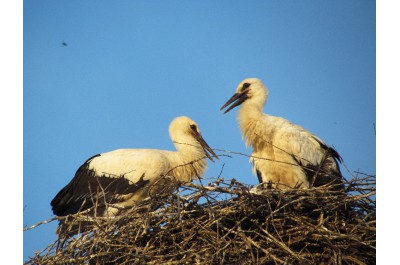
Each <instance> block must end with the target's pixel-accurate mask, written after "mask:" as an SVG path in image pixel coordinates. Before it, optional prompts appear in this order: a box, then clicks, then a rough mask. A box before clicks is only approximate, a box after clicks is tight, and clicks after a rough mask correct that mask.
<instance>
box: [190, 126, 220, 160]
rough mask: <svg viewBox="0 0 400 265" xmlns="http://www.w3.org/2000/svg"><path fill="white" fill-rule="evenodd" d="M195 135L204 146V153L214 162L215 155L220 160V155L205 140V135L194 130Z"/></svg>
mask: <svg viewBox="0 0 400 265" xmlns="http://www.w3.org/2000/svg"><path fill="white" fill-rule="evenodd" d="M193 136H194V138H195V139H196V140H197V141H198V142H199V143H200V145H201V147H203V150H204V153H205V154H206V156H207V157H208V159H210V160H211V161H212V162H215V161H214V159H213V158H212V157H215V158H216V159H218V160H219V157H218V156H217V155H216V154H215V153H214V151H213V150H212V149H211V147H210V146H208V144H207V143H206V141H204V139H203V137H202V136H201V134H200V133H199V132H197V131H195V130H194V131H193Z"/></svg>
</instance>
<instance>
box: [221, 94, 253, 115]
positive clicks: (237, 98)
mask: <svg viewBox="0 0 400 265" xmlns="http://www.w3.org/2000/svg"><path fill="white" fill-rule="evenodd" d="M248 98H249V97H248V96H247V93H246V91H245V92H242V93H235V94H234V95H233V96H232V97H231V98H230V99H229V100H228V101H227V102H226V103H225V104H224V105H223V106H222V107H221V108H220V109H219V110H223V109H224V108H226V107H227V106H228V105H229V104H231V103H233V104H232V105H231V106H230V107H229V108H228V109H227V110H225V112H224V114H225V113H227V112H228V111H230V110H231V109H233V108H234V107H237V106H239V105H240V104H242V103H243V102H244V101H245V100H246V99H248Z"/></svg>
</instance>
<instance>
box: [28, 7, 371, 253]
mask: <svg viewBox="0 0 400 265" xmlns="http://www.w3.org/2000/svg"><path fill="white" fill-rule="evenodd" d="M375 11H376V10H375V1H368V0H359V1H356V0H354V1H342V0H340V1H320V0H307V1H295V0H293V1H119V2H118V4H111V2H110V1H84V2H83V1H24V17H23V18H24V24H23V26H24V32H23V33H24V39H23V45H24V48H23V49H24V50H23V52H24V54H23V55H24V62H23V63H24V64H23V70H24V72H23V78H24V91H23V92H24V95H23V100H24V101H23V102H24V103H23V104H24V105H23V107H24V109H23V115H24V121H23V122H24V123H23V126H24V128H23V133H24V149H23V152H24V153H23V163H24V165H23V166H24V168H23V169H24V183H23V197H24V202H23V203H24V211H23V225H24V226H30V225H33V224H35V223H37V222H39V221H43V220H46V219H50V218H51V217H53V215H52V212H51V208H50V201H51V199H52V198H53V197H54V196H55V195H56V194H57V192H58V191H59V190H60V189H61V188H62V187H64V186H65V185H66V184H67V183H68V182H69V181H70V180H71V179H72V177H73V176H74V173H75V171H76V170H77V168H78V167H79V166H80V165H81V164H82V163H83V162H84V161H85V160H86V159H87V158H89V157H90V156H92V155H94V154H98V153H102V152H107V151H111V150H115V149H119V148H157V149H169V150H172V149H173V148H174V147H173V144H172V143H171V141H170V139H169V136H168V126H169V123H170V122H171V120H172V119H173V118H175V117H177V116H181V115H185V116H189V117H191V118H192V119H194V120H195V121H196V122H197V123H198V124H199V127H200V129H201V131H202V134H203V136H204V138H205V140H206V141H207V142H208V144H209V145H210V146H211V147H213V148H219V149H225V150H231V151H236V152H242V153H245V154H250V153H251V149H246V148H245V146H244V143H243V142H242V140H241V134H240V131H239V128H238V125H237V122H236V110H234V111H231V112H229V113H228V114H225V115H223V114H222V112H220V111H219V108H220V107H221V106H222V105H223V104H224V103H225V102H226V100H228V99H229V98H230V97H231V95H232V94H233V93H234V90H235V88H236V86H237V85H238V83H239V82H240V81H241V80H242V79H244V78H247V77H258V78H260V79H262V80H263V82H264V83H265V85H266V86H267V87H268V88H269V91H270V93H269V99H268V102H267V104H266V107H265V108H264V111H265V112H267V113H269V114H271V115H276V116H281V117H284V118H286V119H288V120H290V121H292V122H294V123H296V124H299V125H301V126H303V127H305V128H307V129H308V130H310V131H311V132H313V133H315V134H316V135H318V136H319V137H320V138H322V139H323V140H325V141H326V142H327V143H328V144H330V145H332V146H334V147H335V148H336V149H337V150H338V152H339V153H340V154H341V156H342V157H343V159H344V161H345V164H346V166H347V167H348V169H349V170H350V171H351V173H352V174H354V171H360V172H364V173H367V174H375V173H376V163H375V160H376V133H375V129H374V126H375V124H376V103H375V102H376V86H375V83H376V71H375V65H376V60H375V58H376V57H375V56H376V53H375V49H376V45H375V43H376V42H375V33H376V32H375V19H376V17H375ZM63 42H65V43H66V44H67V46H64V45H62V43H63ZM223 165H224V169H223V173H222V177H224V178H226V179H231V178H235V179H237V180H239V181H241V182H244V183H247V184H251V185H254V184H257V179H256V177H255V176H253V174H252V172H251V166H250V164H249V163H248V158H247V157H244V156H233V157H232V158H228V157H222V158H221V159H220V161H218V162H217V163H214V164H213V163H211V162H210V163H209V170H208V171H207V172H206V174H205V177H206V178H210V177H216V176H218V175H219V173H220V171H221V169H222V166H223ZM342 172H343V174H344V175H345V177H347V178H351V175H350V174H349V173H348V172H347V170H346V169H345V168H344V167H342ZM56 226H57V224H56V223H55V222H53V223H51V224H47V225H42V226H40V227H38V228H36V229H33V230H30V231H26V232H24V233H23V236H24V242H23V244H24V254H23V257H24V260H26V259H27V258H28V257H29V256H32V255H33V254H34V251H36V250H42V249H43V248H44V247H45V246H47V245H48V244H50V243H51V242H53V241H54V240H55V239H56V235H55V229H56Z"/></svg>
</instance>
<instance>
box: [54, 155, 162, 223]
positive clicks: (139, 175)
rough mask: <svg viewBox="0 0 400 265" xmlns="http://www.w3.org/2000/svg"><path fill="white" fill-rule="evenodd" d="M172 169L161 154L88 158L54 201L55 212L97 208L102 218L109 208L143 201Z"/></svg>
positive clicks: (60, 214) (62, 212)
mask: <svg viewBox="0 0 400 265" xmlns="http://www.w3.org/2000/svg"><path fill="white" fill-rule="evenodd" d="M168 169H169V162H168V159H166V157H165V156H164V153H163V152H162V151H159V150H146V149H120V150H116V151H112V152H109V153H104V154H101V155H96V156H93V157H91V158H89V159H88V160H87V161H86V162H85V163H84V164H83V165H82V166H80V167H79V169H78V170H77V172H76V174H75V177H74V178H73V179H72V180H71V182H70V183H69V184H68V185H67V186H65V187H64V188H63V189H62V190H61V191H60V192H59V193H58V194H57V195H56V196H55V198H54V199H53V200H52V201H51V205H52V207H53V212H54V214H56V215H59V216H64V215H68V214H72V213H77V212H79V211H84V210H87V209H89V208H91V207H93V206H96V207H95V208H96V209H97V214H98V215H101V214H102V213H101V211H103V210H104V208H105V207H104V206H105V205H106V204H115V203H121V202H124V200H128V199H130V200H132V197H133V196H135V197H134V198H133V199H134V200H136V201H137V200H142V199H144V198H145V197H147V196H148V194H146V193H148V192H149V190H150V186H151V185H153V184H154V183H155V182H156V181H157V180H159V179H160V178H161V177H162V176H164V175H165V174H167V172H168Z"/></svg>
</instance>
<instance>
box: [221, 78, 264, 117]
mask: <svg viewBox="0 0 400 265" xmlns="http://www.w3.org/2000/svg"><path fill="white" fill-rule="evenodd" d="M267 97H268V89H267V88H266V87H265V86H264V84H263V83H262V82H261V80H260V79H258V78H246V79H245V80H243V81H242V82H240V84H239V85H238V87H237V88H236V92H235V94H233V96H232V97H231V98H230V99H229V100H228V101H227V102H226V103H225V104H224V105H223V106H222V107H221V109H220V110H223V109H224V108H226V107H227V106H229V105H230V106H229V108H228V109H226V110H225V112H224V113H227V112H228V111H230V110H231V109H233V108H235V107H237V106H239V105H241V104H244V103H245V102H246V103H245V104H249V105H250V104H251V105H255V106H257V107H260V108H261V109H262V107H263V106H264V104H265V102H266V101H267Z"/></svg>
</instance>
